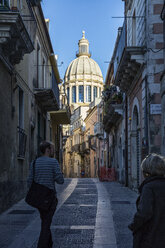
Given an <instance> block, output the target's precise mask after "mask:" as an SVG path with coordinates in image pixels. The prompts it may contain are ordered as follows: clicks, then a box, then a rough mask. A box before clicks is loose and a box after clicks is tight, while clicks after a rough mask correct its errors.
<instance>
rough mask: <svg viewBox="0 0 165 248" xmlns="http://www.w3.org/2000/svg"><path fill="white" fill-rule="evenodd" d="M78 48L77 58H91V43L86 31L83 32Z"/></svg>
mask: <svg viewBox="0 0 165 248" xmlns="http://www.w3.org/2000/svg"><path fill="white" fill-rule="evenodd" d="M78 46H79V53H77V55H76V56H77V57H79V56H84V55H85V56H88V57H91V54H90V53H89V41H88V40H87V39H86V38H85V31H82V38H81V40H79V43H78Z"/></svg>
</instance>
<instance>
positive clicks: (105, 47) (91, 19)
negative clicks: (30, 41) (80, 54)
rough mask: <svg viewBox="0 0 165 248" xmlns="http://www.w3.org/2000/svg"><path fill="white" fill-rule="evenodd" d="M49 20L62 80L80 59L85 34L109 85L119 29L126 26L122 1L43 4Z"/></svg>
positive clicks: (67, 0)
mask: <svg viewBox="0 0 165 248" xmlns="http://www.w3.org/2000/svg"><path fill="white" fill-rule="evenodd" d="M41 5H42V9H43V13H44V16H45V18H49V19H50V24H49V32H50V37H51V41H52V46H53V49H54V53H55V54H57V55H58V69H59V73H60V77H61V79H64V75H65V71H66V69H67V67H68V66H69V64H70V63H71V61H73V60H74V59H75V58H76V52H77V51H78V41H79V40H80V39H81V38H82V31H83V30H84V31H85V38H86V39H88V41H89V50H90V52H91V54H92V56H91V58H92V59H94V60H95V61H96V62H97V63H98V65H99V66H100V69H101V71H102V74H103V78H104V81H105V77H106V73H107V69H108V65H109V64H108V63H109V62H110V60H111V57H112V53H113V49H114V45H115V41H116V37H117V32H118V28H119V27H121V26H122V25H123V21H124V19H123V18H113V17H123V16H124V2H123V1H122V0H42V4H41Z"/></svg>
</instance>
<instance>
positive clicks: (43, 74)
mask: <svg viewBox="0 0 165 248" xmlns="http://www.w3.org/2000/svg"><path fill="white" fill-rule="evenodd" d="M45 86H46V85H45V59H44V58H43V60H42V87H43V88H45Z"/></svg>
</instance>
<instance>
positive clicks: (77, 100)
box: [76, 85, 79, 102]
mask: <svg viewBox="0 0 165 248" xmlns="http://www.w3.org/2000/svg"><path fill="white" fill-rule="evenodd" d="M76 102H79V99H78V85H76Z"/></svg>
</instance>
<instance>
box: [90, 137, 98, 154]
mask: <svg viewBox="0 0 165 248" xmlns="http://www.w3.org/2000/svg"><path fill="white" fill-rule="evenodd" d="M89 147H90V149H92V150H93V151H96V136H94V135H90V137H89Z"/></svg>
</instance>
